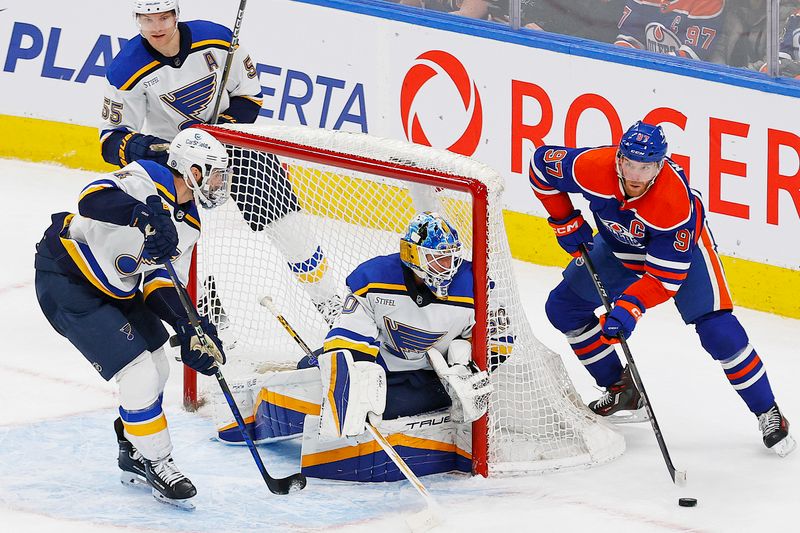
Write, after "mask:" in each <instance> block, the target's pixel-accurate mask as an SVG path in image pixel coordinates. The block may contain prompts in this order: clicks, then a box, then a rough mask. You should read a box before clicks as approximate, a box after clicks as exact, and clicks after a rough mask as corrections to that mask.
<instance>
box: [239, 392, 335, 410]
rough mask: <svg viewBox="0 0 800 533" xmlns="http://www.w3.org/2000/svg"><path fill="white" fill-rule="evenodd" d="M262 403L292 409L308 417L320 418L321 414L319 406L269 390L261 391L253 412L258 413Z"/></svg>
mask: <svg viewBox="0 0 800 533" xmlns="http://www.w3.org/2000/svg"><path fill="white" fill-rule="evenodd" d="M262 402H266V403H269V404H271V405H276V406H278V407H282V408H283V409H291V410H292V411H297V412H298V413H303V414H307V415H314V416H319V413H320V406H319V404H316V403H312V402H307V401H305V400H300V399H298V398H292V397H291V396H286V395H284V394H278V393H277V392H273V391H271V390H269V389H261V392H259V393H258V397H257V398H256V406H255V408H254V409H253V412H258V406H259V405H261V403H262Z"/></svg>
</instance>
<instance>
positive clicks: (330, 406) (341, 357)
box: [319, 350, 386, 441]
mask: <svg viewBox="0 0 800 533" xmlns="http://www.w3.org/2000/svg"><path fill="white" fill-rule="evenodd" d="M319 370H320V377H321V378H322V409H321V411H320V418H319V440H321V441H330V440H336V439H340V438H346V437H355V436H357V435H361V434H362V433H364V431H365V430H366V428H367V416H368V415H369V413H370V412H372V413H375V414H376V415H378V417H380V416H381V415H382V414H383V410H384V408H385V407H386V374H385V372H384V370H383V367H382V366H380V365H379V364H377V363H372V362H369V361H358V362H355V361H353V355H352V354H351V353H350V352H349V351H348V350H337V351H333V352H326V353H324V354H322V355H320V356H319ZM373 419H374V418H373Z"/></svg>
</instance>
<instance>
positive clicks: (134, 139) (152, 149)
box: [125, 133, 169, 166]
mask: <svg viewBox="0 0 800 533" xmlns="http://www.w3.org/2000/svg"><path fill="white" fill-rule="evenodd" d="M168 150H169V141H167V140H165V139H161V138H160V137H156V136H155V135H142V134H141V133H134V134H133V135H132V136H131V138H130V139H128V142H127V143H125V160H126V161H127V162H128V163H133V162H134V161H138V160H140V159H149V160H150V161H155V162H156V163H160V164H162V165H164V166H166V165H167V159H169V151H168Z"/></svg>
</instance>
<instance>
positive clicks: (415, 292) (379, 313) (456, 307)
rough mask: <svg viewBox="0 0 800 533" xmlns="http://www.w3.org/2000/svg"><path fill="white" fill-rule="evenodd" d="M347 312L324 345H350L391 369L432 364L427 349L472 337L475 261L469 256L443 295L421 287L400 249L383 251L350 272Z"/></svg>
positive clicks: (444, 347)
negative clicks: (394, 251) (388, 251)
mask: <svg viewBox="0 0 800 533" xmlns="http://www.w3.org/2000/svg"><path fill="white" fill-rule="evenodd" d="M347 286H348V288H349V290H350V294H348V296H347V298H346V299H345V302H344V305H343V309H342V314H341V315H340V316H339V318H338V319H337V321H336V323H335V324H334V327H333V329H331V331H330V332H329V333H328V336H327V337H326V339H325V346H324V349H325V351H331V350H337V349H347V350H350V351H351V352H352V353H353V354H354V356H356V358H358V359H362V360H364V359H374V360H377V361H378V362H380V363H381V364H383V366H384V367H385V368H386V369H387V370H388V371H390V372H403V371H411V370H420V369H431V366H430V364H429V363H428V359H427V357H426V356H425V354H426V352H427V351H428V350H429V349H430V348H431V347H434V348H436V349H437V350H439V351H440V352H442V353H443V354H447V350H448V348H449V346H450V343H451V342H452V341H453V339H456V338H464V339H469V338H471V336H472V328H473V326H474V325H475V310H474V296H473V282H472V263H470V262H469V261H464V262H463V263H462V265H461V267H460V268H459V270H458V272H457V273H456V275H455V277H454V278H453V281H452V282H451V284H450V287H449V289H448V292H449V295H448V298H447V299H439V298H437V297H436V296H434V295H433V293H431V291H429V290H428V289H427V287H423V288H419V287H418V286H417V285H416V283H415V281H414V275H413V274H412V273H411V270H409V269H407V268H405V267H403V264H402V262H401V261H400V254H392V255H386V256H378V257H375V258H373V259H370V260H368V261H366V262H364V263H362V264H361V265H359V266H358V267H356V269H355V270H354V271H353V272H352V273H351V274H350V275H349V276H348V277H347Z"/></svg>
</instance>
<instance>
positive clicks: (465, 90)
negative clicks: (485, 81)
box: [400, 50, 483, 156]
mask: <svg viewBox="0 0 800 533" xmlns="http://www.w3.org/2000/svg"><path fill="white" fill-rule="evenodd" d="M436 76H446V77H448V78H449V80H450V82H452V84H453V85H454V86H455V88H456V90H457V91H458V95H459V96H460V97H461V103H462V104H463V106H464V111H465V113H466V114H467V115H468V116H469V120H468V122H467V124H466V127H465V128H464V131H463V133H462V134H461V136H460V137H459V138H458V139H457V140H456V141H455V142H453V143H452V144H451V145H450V146H449V147H448V148H447V149H448V150H449V151H451V152H455V153H457V154H462V155H466V156H470V155H472V154H474V153H475V150H476V149H477V148H478V143H479V142H480V140H481V133H482V130H483V108H482V107H481V95H480V93H478V87H477V86H476V85H475V82H473V81H472V80H471V79H470V77H469V74H468V73H467V70H466V69H465V68H464V65H462V64H461V61H459V60H458V59H457V58H456V57H455V56H453V55H452V54H448V53H447V52H444V51H442V50H430V51H428V52H425V53H424V54H422V55H420V56H418V57H417V58H416V62H415V63H414V65H413V66H412V67H411V68H410V69H409V71H408V73H407V74H406V77H405V78H404V79H403V86H402V88H401V89H400V116H401V119H402V121H403V131H404V132H405V134H406V138H407V139H408V140H409V141H411V142H413V143H417V144H422V145H425V146H432V144H431V142H430V141H429V140H428V136H427V135H426V134H425V131H424V130H423V128H422V123H421V122H420V118H419V115H418V114H417V111H416V110H415V109H414V108H415V106H414V101H415V99H416V98H417V96H418V94H419V92H420V90H421V89H422V88H423V87H424V86H425V84H426V83H428V82H429V81H430V80H431V79H432V78H434V77H436Z"/></svg>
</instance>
